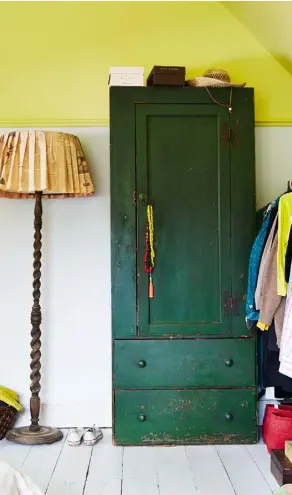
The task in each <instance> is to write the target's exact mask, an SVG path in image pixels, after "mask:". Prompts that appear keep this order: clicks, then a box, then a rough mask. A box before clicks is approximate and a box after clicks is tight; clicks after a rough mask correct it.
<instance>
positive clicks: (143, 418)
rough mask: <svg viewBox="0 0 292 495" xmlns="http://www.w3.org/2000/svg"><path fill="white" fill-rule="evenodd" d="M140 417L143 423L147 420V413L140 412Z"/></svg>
mask: <svg viewBox="0 0 292 495" xmlns="http://www.w3.org/2000/svg"><path fill="white" fill-rule="evenodd" d="M138 418H139V421H141V422H142V423H144V421H146V415H145V414H139V416H138Z"/></svg>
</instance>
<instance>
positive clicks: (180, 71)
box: [147, 65, 186, 86]
mask: <svg viewBox="0 0 292 495" xmlns="http://www.w3.org/2000/svg"><path fill="white" fill-rule="evenodd" d="M185 78H186V68H185V67H170V66H161V65H154V67H153V69H152V71H151V72H150V74H149V76H148V78H147V86H184V85H185Z"/></svg>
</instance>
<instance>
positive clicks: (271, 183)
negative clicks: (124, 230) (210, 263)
mask: <svg viewBox="0 0 292 495" xmlns="http://www.w3.org/2000/svg"><path fill="white" fill-rule="evenodd" d="M2 130H3V132H6V131H8V130H6V129H2ZM60 130H63V131H67V132H71V133H73V134H76V135H78V136H79V138H80V140H81V142H82V144H83V147H84V150H85V153H86V155H87V157H88V161H89V162H90V164H91V168H92V173H93V178H94V182H95V185H96V189H97V194H96V195H95V196H94V197H93V198H86V199H73V200H71V199H70V200H69V199H67V200H54V201H45V202H44V217H43V221H44V227H43V265H44V266H43V278H42V283H43V286H42V307H43V325H42V329H43V348H42V351H43V357H42V364H43V368H42V375H43V378H42V400H43V403H44V406H43V416H42V422H43V423H48V424H51V425H55V426H59V427H62V426H73V425H89V424H91V423H96V424H99V425H102V426H111V323H110V320H111V318H110V223H109V222H110V198H109V131H108V128H80V129H72V128H70V129H60ZM256 152H257V203H258V206H259V207H260V206H263V205H264V204H265V203H267V202H268V201H270V200H271V199H273V198H274V197H276V196H277V195H278V194H279V193H281V192H282V191H284V190H285V189H286V183H287V181H288V180H289V179H291V180H292V128H284V127H283V128H280V127H279V128H257V129H256ZM0 225H1V227H2V235H1V238H0V259H1V265H0V315H1V320H0V321H1V323H0V324H1V341H0V342H1V357H0V383H1V384H4V385H7V386H10V387H12V388H13V389H15V390H17V391H18V392H19V393H20V395H21V399H22V402H23V404H24V406H25V407H26V408H27V405H28V403H29V352H30V351H29V341H30V337H29V333H30V310H31V293H32V287H31V281H32V242H33V240H32V235H33V202H32V201H25V200H21V201H20V200H15V201H14V200H8V199H6V200H4V199H2V200H0ZM27 421H28V411H27V412H26V413H25V414H24V415H23V416H22V417H21V418H20V424H24V423H26V422H27Z"/></svg>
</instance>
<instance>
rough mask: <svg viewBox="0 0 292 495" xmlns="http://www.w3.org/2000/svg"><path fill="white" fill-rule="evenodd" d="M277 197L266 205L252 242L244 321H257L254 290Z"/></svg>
mask: <svg viewBox="0 0 292 495" xmlns="http://www.w3.org/2000/svg"><path fill="white" fill-rule="evenodd" d="M278 204H279V199H276V201H274V202H273V203H271V204H270V205H268V208H267V210H266V212H265V214H264V221H263V224H262V227H261V229H260V231H259V233H258V235H257V237H256V240H255V242H254V244H253V247H252V250H251V254H250V259H249V267H248V285H247V294H246V321H247V322H248V321H258V319H259V311H257V309H256V307H255V291H256V286H257V279H258V273H259V267H260V262H261V257H262V253H263V250H264V247H265V243H266V240H267V237H268V235H269V233H270V230H271V228H272V225H273V222H274V218H275V216H276V215H277V212H278Z"/></svg>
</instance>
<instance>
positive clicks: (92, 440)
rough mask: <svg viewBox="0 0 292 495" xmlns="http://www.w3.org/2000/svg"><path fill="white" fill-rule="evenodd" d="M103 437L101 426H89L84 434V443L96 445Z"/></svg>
mask: <svg viewBox="0 0 292 495" xmlns="http://www.w3.org/2000/svg"><path fill="white" fill-rule="evenodd" d="M102 437H103V435H102V431H101V429H100V428H96V427H95V426H92V427H91V428H87V430H85V432H84V435H83V442H84V445H87V446H91V445H95V444H96V443H97V442H98V441H99V440H101V439H102Z"/></svg>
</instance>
